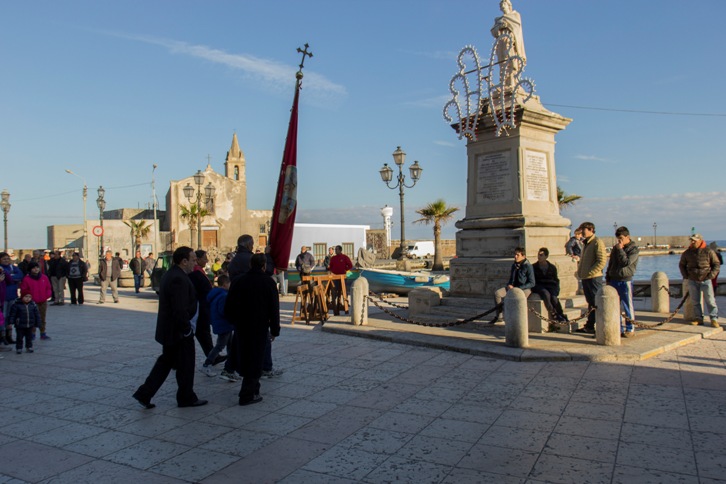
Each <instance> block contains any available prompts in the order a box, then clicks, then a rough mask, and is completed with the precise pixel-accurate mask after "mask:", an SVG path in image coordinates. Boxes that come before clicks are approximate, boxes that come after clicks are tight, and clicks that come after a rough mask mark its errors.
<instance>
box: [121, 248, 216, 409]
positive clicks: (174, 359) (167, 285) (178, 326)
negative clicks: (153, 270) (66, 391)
mask: <svg viewBox="0 0 726 484" xmlns="http://www.w3.org/2000/svg"><path fill="white" fill-rule="evenodd" d="M172 261H173V265H172V266H171V268H170V269H169V270H168V271H167V272H166V274H164V277H162V278H161V284H160V286H159V313H158V316H157V318H156V337H155V339H156V342H157V343H159V344H160V345H161V346H162V353H161V356H159V358H157V360H156V363H155V364H154V367H153V368H152V369H151V373H149V376H148V377H147V378H146V381H145V382H144V384H143V385H141V386H140V387H139V389H138V390H136V393H134V394H133V397H134V398H135V399H136V400H137V401H138V402H139V403H140V404H141V406H143V407H144V408H147V409H148V408H154V407H155V406H156V405H154V404H153V403H151V399H152V398H153V397H154V395H156V392H157V391H158V390H159V388H161V385H163V384H164V381H165V380H166V378H167V377H168V376H169V372H170V371H171V370H172V369H175V370H176V383H177V385H178V389H177V392H176V402H177V405H179V406H180V407H199V406H201V405H205V404H206V403H207V401H206V400H200V399H199V398H198V397H197V395H196V394H195V393H194V329H193V328H192V324H191V319H192V317H194V313H195V312H196V311H197V295H196V292H195V291H194V286H193V285H192V282H191V281H190V280H189V276H188V274H189V272H191V271H192V269H193V267H194V264H195V263H196V261H197V257H196V255H195V254H194V251H193V250H192V249H191V248H190V247H179V248H178V249H176V250H175V251H174V255H173V256H172Z"/></svg>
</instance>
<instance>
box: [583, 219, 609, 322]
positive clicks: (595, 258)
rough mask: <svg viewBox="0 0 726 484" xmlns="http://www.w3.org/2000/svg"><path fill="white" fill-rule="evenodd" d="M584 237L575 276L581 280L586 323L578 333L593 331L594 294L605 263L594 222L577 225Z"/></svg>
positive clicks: (603, 245) (605, 256) (599, 283)
mask: <svg viewBox="0 0 726 484" xmlns="http://www.w3.org/2000/svg"><path fill="white" fill-rule="evenodd" d="M579 229H580V230H582V236H583V238H584V241H583V246H582V254H581V256H580V265H579V266H577V277H579V278H580V280H581V281H582V291H583V292H584V293H585V300H586V301H587V311H588V314H587V323H585V327H584V328H580V329H578V330H576V332H578V333H589V334H593V333H595V295H596V294H597V291H599V290H600V288H601V287H602V270H603V269H604V268H605V264H606V263H607V255H606V251H605V244H604V243H603V241H602V240H600V239H599V238H597V237H596V236H595V224H593V223H592V222H582V223H581V224H580V227H579Z"/></svg>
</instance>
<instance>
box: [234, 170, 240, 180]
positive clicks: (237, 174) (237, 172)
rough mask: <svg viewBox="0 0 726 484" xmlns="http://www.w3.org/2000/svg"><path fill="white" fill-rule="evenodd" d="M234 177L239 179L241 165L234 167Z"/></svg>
mask: <svg viewBox="0 0 726 484" xmlns="http://www.w3.org/2000/svg"><path fill="white" fill-rule="evenodd" d="M234 179H235V180H238V181H239V166H235V167H234Z"/></svg>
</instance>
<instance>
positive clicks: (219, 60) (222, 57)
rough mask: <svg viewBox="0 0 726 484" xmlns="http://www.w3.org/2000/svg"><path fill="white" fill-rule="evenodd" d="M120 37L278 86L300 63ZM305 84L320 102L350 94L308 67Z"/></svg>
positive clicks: (150, 38) (285, 82)
mask: <svg viewBox="0 0 726 484" xmlns="http://www.w3.org/2000/svg"><path fill="white" fill-rule="evenodd" d="M109 35H114V36H117V37H121V38H126V39H130V40H135V41H139V42H144V43H147V44H152V45H158V46H161V47H164V48H166V49H167V50H168V51H169V52H170V53H172V54H181V55H187V56H190V57H195V58H198V59H204V60H206V61H208V62H213V63H215V64H222V65H225V66H227V67H230V68H232V69H237V70H240V71H242V72H244V73H245V75H246V76H247V77H248V78H250V79H253V80H256V81H259V82H261V83H263V84H264V85H265V86H267V87H272V88H273V89H275V90H279V89H289V88H290V85H291V84H292V83H293V82H294V81H293V80H294V79H295V72H297V69H298V68H297V66H291V65H287V64H283V63H281V62H278V61H274V60H270V59H262V58H259V57H256V56H253V55H251V54H230V53H228V52H225V51H223V50H220V49H215V48H212V47H208V46H205V45H193V44H189V43H187V42H183V41H178V40H169V39H163V38H159V37H153V36H149V35H131V34H129V35H127V34H117V33H111V34H109ZM304 73H305V77H304V81H303V83H304V88H305V90H306V93H308V94H309V95H310V96H311V97H313V98H315V99H316V100H317V101H318V102H320V101H323V100H325V101H327V102H338V101H340V100H341V99H342V98H344V97H346V96H347V90H346V89H345V87H344V86H342V85H340V84H336V83H334V82H332V81H330V80H329V79H327V78H326V77H325V76H323V75H321V74H317V73H315V72H313V71H310V70H307V69H306V70H305V71H304Z"/></svg>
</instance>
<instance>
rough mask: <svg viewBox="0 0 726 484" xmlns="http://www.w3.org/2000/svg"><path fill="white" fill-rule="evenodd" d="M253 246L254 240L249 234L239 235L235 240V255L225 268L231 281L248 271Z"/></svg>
mask: <svg viewBox="0 0 726 484" xmlns="http://www.w3.org/2000/svg"><path fill="white" fill-rule="evenodd" d="M254 246H255V239H253V238H252V236H251V235H249V234H244V235H240V237H239V239H237V253H236V254H235V256H234V259H232V262H230V263H229V266H227V273H228V274H229V278H230V279H231V280H234V278H235V277H237V276H239V275H242V274H245V273H246V272H247V271H248V270H250V259H251V258H252V249H253V248H254Z"/></svg>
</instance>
